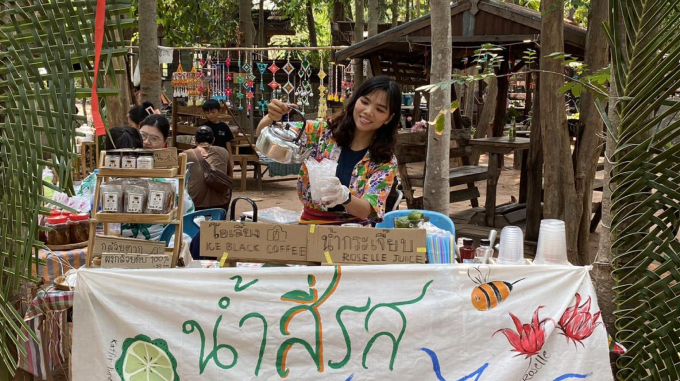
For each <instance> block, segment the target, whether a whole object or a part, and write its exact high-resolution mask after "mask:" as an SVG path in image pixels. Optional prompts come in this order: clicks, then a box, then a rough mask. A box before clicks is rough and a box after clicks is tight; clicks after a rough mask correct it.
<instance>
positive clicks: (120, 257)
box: [101, 253, 172, 269]
mask: <svg viewBox="0 0 680 381" xmlns="http://www.w3.org/2000/svg"><path fill="white" fill-rule="evenodd" d="M101 267H102V268H103V269H112V268H118V269H169V268H171V267H172V255H166V254H161V255H156V254H130V253H102V262H101Z"/></svg>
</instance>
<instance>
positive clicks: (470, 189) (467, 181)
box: [396, 129, 488, 209]
mask: <svg viewBox="0 0 680 381" xmlns="http://www.w3.org/2000/svg"><path fill="white" fill-rule="evenodd" d="M469 139H470V131H469V130H465V129H453V130H451V141H452V144H451V145H452V146H453V145H456V146H455V147H452V148H450V150H449V165H450V169H449V186H451V187H454V186H458V185H467V189H457V190H452V191H451V194H450V196H449V202H451V203H453V202H460V201H465V200H470V202H471V204H472V206H473V207H477V206H479V202H478V200H477V198H478V197H479V195H480V194H479V189H478V188H477V186H476V185H475V182H477V181H486V179H487V176H488V174H487V172H488V170H487V167H482V166H477V165H469V160H468V158H469V156H470V154H471V152H472V149H471V147H470V146H468V145H467V141H468V140H469ZM454 142H457V144H453V143H454ZM396 156H397V162H398V170H399V178H400V179H401V183H402V186H403V189H404V198H405V199H406V204H407V206H408V208H409V209H422V208H423V197H422V196H420V197H415V195H414V194H415V188H423V186H424V185H425V174H426V173H427V165H426V164H425V162H426V159H427V131H423V132H410V133H409V132H405V133H400V134H399V135H398V137H397V149H396ZM458 158H461V159H462V162H463V165H462V166H456V162H457V161H458V160H457V159H458ZM414 163H424V164H423V171H422V172H420V171H409V168H408V167H407V164H414Z"/></svg>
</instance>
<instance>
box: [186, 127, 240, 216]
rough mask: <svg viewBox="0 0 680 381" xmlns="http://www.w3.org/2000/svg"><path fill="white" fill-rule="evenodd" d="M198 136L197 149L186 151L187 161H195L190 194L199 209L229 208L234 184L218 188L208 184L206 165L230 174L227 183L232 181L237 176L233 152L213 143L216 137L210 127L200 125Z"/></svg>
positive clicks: (227, 174)
mask: <svg viewBox="0 0 680 381" xmlns="http://www.w3.org/2000/svg"><path fill="white" fill-rule="evenodd" d="M195 139H196V148H194V149H191V150H187V151H185V153H186V155H187V162H193V163H194V164H193V165H192V166H191V168H190V169H189V182H188V183H189V184H188V189H189V195H190V196H191V198H192V199H193V200H194V205H196V210H203V209H210V208H222V209H224V210H225V211H227V210H229V202H230V201H231V192H232V187H231V186H217V187H215V186H211V185H209V184H206V182H205V168H211V169H210V170H211V171H214V172H219V173H220V174H221V175H222V176H227V177H228V179H229V181H228V182H230V181H231V178H232V177H233V175H234V163H233V162H232V161H231V155H230V154H229V152H228V151H227V150H226V148H224V147H218V146H215V145H214V144H213V143H214V142H215V140H216V139H215V135H214V133H213V131H212V130H211V129H210V127H206V126H201V127H198V129H197V130H196V135H195ZM201 162H203V163H205V164H202V163H201ZM206 164H207V165H206Z"/></svg>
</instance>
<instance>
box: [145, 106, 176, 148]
mask: <svg viewBox="0 0 680 381" xmlns="http://www.w3.org/2000/svg"><path fill="white" fill-rule="evenodd" d="M139 132H140V133H141V134H142V139H143V140H144V148H146V149H158V148H163V147H165V146H166V144H167V142H168V135H169V134H170V122H168V119H167V118H166V117H164V116H163V115H156V114H154V115H149V116H147V117H146V118H144V120H143V121H142V123H141V124H140V128H139Z"/></svg>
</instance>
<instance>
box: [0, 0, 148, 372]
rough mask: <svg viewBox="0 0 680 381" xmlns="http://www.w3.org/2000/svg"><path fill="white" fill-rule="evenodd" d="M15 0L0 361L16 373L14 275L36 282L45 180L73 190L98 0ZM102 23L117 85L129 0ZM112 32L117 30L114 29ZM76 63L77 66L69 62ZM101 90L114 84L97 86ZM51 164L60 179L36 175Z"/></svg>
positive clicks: (10, 15) (2, 96)
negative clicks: (79, 105)
mask: <svg viewBox="0 0 680 381" xmlns="http://www.w3.org/2000/svg"><path fill="white" fill-rule="evenodd" d="M77 3H78V4H77V6H76V4H75V2H71V1H69V0H64V1H59V2H55V1H52V0H14V1H12V2H11V5H12V6H11V7H8V8H7V9H5V10H3V11H0V19H3V20H6V19H11V20H12V21H13V22H12V23H6V24H4V25H3V26H2V27H1V28H0V46H2V47H3V48H5V49H2V51H0V351H2V353H3V356H2V362H1V363H0V370H2V369H3V368H5V369H8V370H9V371H10V372H12V373H13V372H14V370H15V369H16V367H17V362H16V358H15V356H11V355H8V354H9V353H11V352H14V350H12V351H10V350H9V348H10V347H15V348H16V350H17V351H18V352H19V354H20V355H23V356H25V355H26V351H25V349H24V347H23V345H22V344H23V342H24V341H25V340H27V339H28V338H27V337H26V335H25V334H23V333H22V331H21V329H22V328H25V329H26V330H27V331H28V332H29V333H30V335H31V336H33V337H34V339H36V340H38V339H37V338H36V337H35V334H34V333H33V332H31V330H30V329H29V328H28V327H27V326H26V324H25V323H24V320H23V317H22V316H21V313H20V311H19V310H17V308H16V307H17V306H15V305H14V304H13V303H12V298H13V297H15V295H16V294H17V293H18V292H19V290H20V282H23V281H28V282H38V281H39V279H38V278H36V276H35V275H33V271H32V268H33V267H34V266H36V265H38V264H39V263H40V260H39V259H38V249H39V248H41V247H42V243H40V242H39V241H38V230H39V229H38V216H39V214H46V213H48V210H47V209H46V208H45V207H44V206H43V203H44V202H46V201H49V200H48V199H46V198H45V196H44V195H43V187H48V188H50V189H53V190H56V191H60V192H67V193H72V192H73V184H72V181H71V168H72V164H73V159H74V157H75V152H74V151H75V144H74V143H75V128H76V127H77V126H78V124H79V123H82V122H83V121H84V117H80V116H77V115H76V98H78V97H81V98H82V97H89V94H90V88H78V89H76V82H77V81H76V79H78V81H79V80H80V78H81V77H84V78H85V80H86V82H87V86H88V87H91V86H92V79H93V78H92V77H93V72H92V70H93V63H92V60H93V57H94V56H93V52H94V45H93V40H94V37H93V34H94V33H93V24H94V12H95V7H96V4H97V1H96V0H81V1H78V2H77ZM106 10H107V19H108V22H107V23H106V25H107V27H106V29H105V38H104V43H103V51H102V55H101V66H102V68H101V72H100V73H101V74H100V79H99V84H100V86H101V84H103V83H104V82H103V79H104V76H109V78H111V80H112V81H113V83H114V85H115V76H113V74H114V69H113V65H112V64H111V63H112V61H111V60H112V59H117V58H114V57H122V56H124V55H125V54H127V49H126V48H125V45H126V43H125V42H124V41H117V39H116V34H117V35H119V36H123V35H124V34H123V29H124V28H128V27H131V26H132V25H133V24H134V20H133V19H130V18H127V19H121V16H123V15H126V16H127V15H129V11H130V4H129V1H128V0H108V1H107V3H106ZM116 32H117V33H116ZM75 64H79V65H80V68H81V69H80V70H75V68H74V65H75ZM99 93H100V95H101V96H104V95H116V94H117V90H112V89H104V88H101V87H100V89H99ZM45 167H50V168H52V170H53V171H54V173H55V174H56V175H57V177H58V178H59V179H60V181H59V184H60V185H59V186H55V185H53V184H52V183H50V182H46V181H43V180H42V171H43V169H44V168H45Z"/></svg>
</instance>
